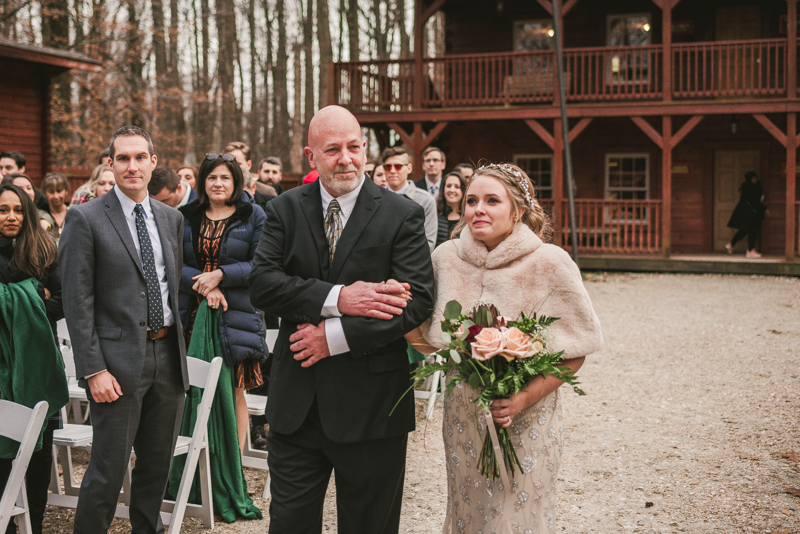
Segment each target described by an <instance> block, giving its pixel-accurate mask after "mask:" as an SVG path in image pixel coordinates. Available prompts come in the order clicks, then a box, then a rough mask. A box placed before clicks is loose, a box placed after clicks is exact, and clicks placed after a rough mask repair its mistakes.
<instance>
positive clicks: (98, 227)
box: [58, 191, 189, 393]
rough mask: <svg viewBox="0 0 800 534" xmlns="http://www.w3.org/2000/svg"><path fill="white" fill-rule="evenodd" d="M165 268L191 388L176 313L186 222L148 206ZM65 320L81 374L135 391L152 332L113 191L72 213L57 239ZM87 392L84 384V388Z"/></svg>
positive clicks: (133, 249) (184, 371)
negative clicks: (109, 378) (103, 374)
mask: <svg viewBox="0 0 800 534" xmlns="http://www.w3.org/2000/svg"><path fill="white" fill-rule="evenodd" d="M150 206H151V207H152V210H153V215H154V216H155V220H156V226H157V227H158V234H159V237H160V239H161V247H162V249H163V252H164V263H165V264H166V272H167V284H168V287H169V303H170V307H171V308H172V314H173V317H175V327H176V331H177V332H178V336H177V337H178V343H179V346H180V360H181V362H180V363H181V370H182V374H183V386H184V389H188V387H189V375H188V372H187V369H186V346H185V341H184V339H183V336H182V335H180V333H181V332H183V328H182V327H181V324H180V314H179V313H178V284H179V283H180V277H181V268H182V267H183V248H182V246H181V244H182V240H183V216H182V215H181V214H180V212H178V210H175V209H173V208H170V207H168V206H166V205H164V204H162V203H161V202H156V201H151V202H150ZM58 249H59V256H58V257H59V267H60V269H61V280H62V283H63V299H64V315H65V316H66V319H67V327H68V329H69V335H70V339H71V342H72V350H73V353H74V355H75V370H76V371H77V373H76V374H77V376H79V377H84V376H88V375H92V374H94V373H98V372H100V371H102V370H104V369H107V370H108V371H109V372H110V373H111V374H112V375H113V376H114V378H116V379H117V382H119V384H120V386H121V387H122V392H123V393H128V392H130V391H133V389H134V388H135V387H136V385H137V383H138V382H139V378H140V377H141V375H142V367H143V364H144V355H145V342H146V331H147V288H146V285H145V279H144V274H143V273H142V268H141V261H140V260H139V256H138V254H137V253H136V247H135V245H134V242H133V237H132V236H131V232H130V230H129V229H128V224H127V223H126V222H125V216H124V214H123V213H122V206H121V205H120V203H119V199H118V198H117V195H116V194H115V193H114V192H113V191H112V192H109V193H107V194H105V195H103V196H102V197H100V198H97V199H95V200H92V201H91V202H87V203H86V204H81V205H79V206H75V207H73V208H71V209H70V210H69V211H68V212H67V217H66V220H65V221H64V230H63V231H62V233H61V240H60V241H59V247H58ZM79 384H80V385H82V386H83V387H84V388H86V387H87V384H86V382H85V380H82V381H80V382H79Z"/></svg>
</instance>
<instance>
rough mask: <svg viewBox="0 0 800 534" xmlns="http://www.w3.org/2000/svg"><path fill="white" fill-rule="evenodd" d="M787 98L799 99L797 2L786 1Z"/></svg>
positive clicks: (793, 0)
mask: <svg viewBox="0 0 800 534" xmlns="http://www.w3.org/2000/svg"><path fill="white" fill-rule="evenodd" d="M786 1H787V3H788V5H787V10H786V11H787V15H786V16H787V19H786V40H787V43H786V62H787V64H788V66H787V68H786V97H787V98H788V99H789V100H794V99H795V98H797V0H786Z"/></svg>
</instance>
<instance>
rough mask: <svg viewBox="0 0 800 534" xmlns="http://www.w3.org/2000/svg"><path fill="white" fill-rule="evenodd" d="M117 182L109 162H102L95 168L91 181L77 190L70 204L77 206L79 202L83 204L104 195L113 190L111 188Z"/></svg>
mask: <svg viewBox="0 0 800 534" xmlns="http://www.w3.org/2000/svg"><path fill="white" fill-rule="evenodd" d="M116 183H117V182H116V179H115V178H114V171H112V170H111V167H109V166H108V164H107V163H101V164H100V165H98V166H97V167H95V168H94V170H93V171H92V174H91V176H90V177H89V181H88V182H86V183H85V184H83V185H82V186H80V187H79V188H78V189H76V190H75V193H73V194H72V201H70V203H69V205H70V206H77V205H78V204H83V203H85V202H89V201H90V200H93V199H95V198H98V197H102V196H103V195H105V194H106V193H108V192H109V191H111V188H113V187H114V185H116Z"/></svg>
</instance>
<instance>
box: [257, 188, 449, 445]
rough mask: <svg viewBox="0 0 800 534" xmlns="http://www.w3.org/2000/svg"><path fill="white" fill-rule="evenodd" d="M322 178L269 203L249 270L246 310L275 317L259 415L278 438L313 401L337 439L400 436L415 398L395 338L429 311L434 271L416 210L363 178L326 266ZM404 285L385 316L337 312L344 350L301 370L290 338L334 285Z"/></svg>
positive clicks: (317, 318) (409, 424)
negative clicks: (405, 291) (398, 308)
mask: <svg viewBox="0 0 800 534" xmlns="http://www.w3.org/2000/svg"><path fill="white" fill-rule="evenodd" d="M320 187H321V186H320V183H319V181H316V182H314V183H311V184H307V185H304V186H301V187H297V188H294V189H292V190H290V191H288V192H286V193H284V194H283V195H280V196H279V197H278V198H276V199H274V200H272V201H271V202H270V203H268V204H267V210H266V213H267V222H266V224H265V225H264V232H263V233H262V235H261V242H260V243H259V245H258V248H257V249H256V253H255V258H254V260H253V270H252V272H251V274H250V300H251V302H252V303H253V305H254V306H256V307H258V308H261V309H263V310H264V311H265V312H267V313H272V314H274V315H278V316H279V317H281V328H280V333H279V335H278V340H277V342H276V344H275V349H274V351H273V362H272V371H271V374H270V392H269V393H270V394H269V401H268V403H267V418H268V420H269V422H270V426H271V428H273V429H274V430H275V431H277V432H280V433H282V434H291V433H293V432H295V431H296V430H297V429H298V428H299V427H300V425H301V424H302V423H303V421H304V420H305V418H306V416H307V414H308V412H309V409H310V408H311V407H312V403H313V401H314V399H315V398H316V400H317V405H318V406H319V411H320V417H321V420H322V427H323V431H324V432H325V435H326V436H327V437H328V438H329V439H331V440H333V441H336V442H340V443H348V442H355V441H362V440H367V439H382V438H388V437H395V436H401V435H403V434H405V433H407V432H410V431H411V430H413V429H414V400H413V397H414V396H413V394H411V392H409V393H408V394H406V396H405V397H404V398H403V400H402V401H400V402H399V404H398V405H397V408H396V409H395V411H394V413H393V414H392V416H391V417H390V416H389V412H390V411H391V410H392V408H393V407H394V406H395V404H396V403H398V400H399V399H400V398H401V396H402V395H403V394H404V393H405V392H406V390H407V389H408V388H409V386H410V384H411V381H410V376H409V373H410V366H409V363H408V356H407V354H406V347H407V345H406V342H405V339H404V338H403V335H404V334H405V333H407V332H409V331H411V330H413V329H414V328H416V327H417V326H419V325H420V324H422V322H423V321H425V319H427V318H428V317H430V315H431V313H432V307H433V287H434V283H433V268H432V266H431V257H430V252H429V248H428V243H427V241H426V239H425V230H424V220H425V215H424V212H423V211H422V207H420V205H419V204H417V203H416V202H412V201H410V200H408V199H407V198H404V197H402V196H400V195H396V194H394V193H392V192H391V191H388V190H386V189H383V188H381V187H378V186H376V185H375V184H374V183H372V182H371V181H369V180H365V181H364V185H363V186H362V188H361V191H360V193H359V195H358V199H357V201H356V205H355V208H354V210H353V213H352V214H351V215H350V218H349V219H348V221H347V225H346V226H345V228H344V230H343V232H342V235H341V238H340V240H339V243H338V245H337V250H336V256H335V257H334V260H333V264H332V265H329V262H328V244H327V241H326V240H325V232H324V222H323V214H322V199H321V196H320ZM390 278H393V279H395V280H398V281H402V282H408V283H409V284H411V292H412V294H413V299H412V300H411V301H410V302H409V304H408V306H407V307H406V308H405V310H404V311H403V314H402V315H400V316H396V317H394V318H393V319H391V320H388V321H384V320H378V319H370V318H365V317H350V316H344V317H342V328H343V330H344V334H345V338H346V339H347V343H348V346H349V347H350V352H347V353H344V354H338V355H335V356H330V357H328V358H324V359H322V360H320V361H319V362H317V363H316V364H314V365H312V366H311V367H309V368H307V369H306V368H303V367H301V366H300V362H298V361H295V360H294V358H293V353H292V352H291V350H289V345H290V342H289V336H290V335H291V334H292V333H294V332H295V331H296V330H297V326H298V325H299V324H302V323H312V324H318V323H320V322H321V321H323V320H324V318H323V317H321V315H320V314H321V312H322V306H323V304H324V302H325V298H326V297H327V296H328V293H329V292H330V290H331V289H332V288H333V286H334V285H335V284H343V285H349V284H352V283H354V282H356V281H359V280H361V281H366V282H382V281H385V280H388V279H390Z"/></svg>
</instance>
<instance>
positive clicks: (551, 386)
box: [490, 356, 586, 428]
mask: <svg viewBox="0 0 800 534" xmlns="http://www.w3.org/2000/svg"><path fill="white" fill-rule="evenodd" d="M585 360H586V357H585V356H582V357H580V358H572V359H569V360H564V361H563V362H562V363H561V365H562V366H564V367H569V368H570V370H572V373H573V374H575V373H577V372H578V369H580V368H581V366H582V365H583V362H584V361H585ZM563 383H564V382H563V381H561V380H559V379H557V378H556V377H554V376H551V375H547V376H546V377H542V376H537V377H536V378H534V379H533V380H531V381H530V382H528V385H527V386H525V387H524V388H523V389H522V390H520V391H518V392H517V393H514V394H513V395H511V396H510V397H509V398H507V399H497V400H495V401H492V404H491V407H490V409H491V411H492V419H493V420H494V422H495V423H497V424H498V425H500V426H501V427H503V428H508V427H510V426H511V424H512V423H513V422H514V416H516V415H517V414H518V413H519V412H521V411H522V410H524V409H525V408H527V407H529V406H533V405H534V404H536V403H537V402H539V401H540V400H542V399H543V398H545V397H546V396H548V395H549V394H551V393H552V392H554V391H555V390H557V389H558V388H559V387H560V386H561V384H563Z"/></svg>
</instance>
